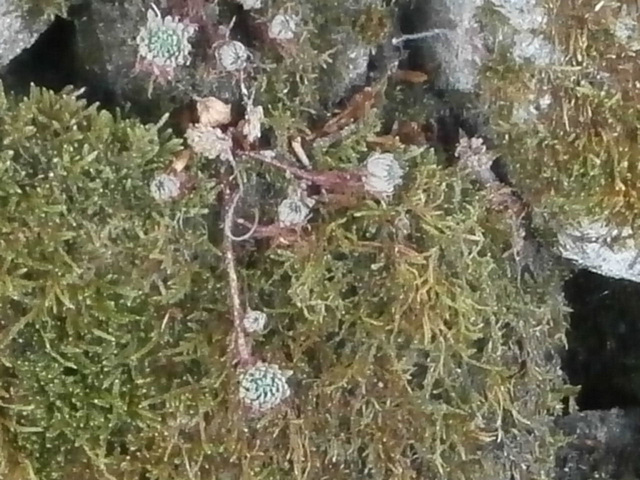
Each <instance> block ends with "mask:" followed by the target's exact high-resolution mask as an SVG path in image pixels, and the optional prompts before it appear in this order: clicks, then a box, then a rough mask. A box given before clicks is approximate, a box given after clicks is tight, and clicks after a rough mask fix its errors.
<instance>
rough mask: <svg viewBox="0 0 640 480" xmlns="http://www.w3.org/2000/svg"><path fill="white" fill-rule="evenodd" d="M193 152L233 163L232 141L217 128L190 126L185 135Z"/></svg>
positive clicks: (198, 125)
mask: <svg viewBox="0 0 640 480" xmlns="http://www.w3.org/2000/svg"><path fill="white" fill-rule="evenodd" d="M185 137H186V139H187V143H188V144H189V145H190V146H191V148H193V151H194V152H196V153H199V154H201V155H204V156H205V157H207V158H211V159H215V158H218V157H220V158H221V159H222V160H226V161H233V152H232V149H233V141H232V140H231V137H230V136H229V135H227V134H226V133H224V132H223V131H222V130H220V129H219V128H212V127H205V126H203V125H200V124H197V125H191V126H190V127H189V128H188V129H187V133H186V134H185Z"/></svg>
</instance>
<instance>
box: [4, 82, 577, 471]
mask: <svg viewBox="0 0 640 480" xmlns="http://www.w3.org/2000/svg"><path fill="white" fill-rule="evenodd" d="M0 110H1V111H2V115H1V116H0V119H1V120H0V139H1V141H2V148H1V151H2V154H1V155H2V156H1V163H0V165H1V166H2V173H3V175H2V176H1V177H0V202H2V206H3V208H2V209H1V210H0V212H1V213H0V214H1V215H2V218H0V228H1V229H2V235H0V239H1V240H0V241H1V242H2V244H1V245H0V260H1V261H0V265H2V269H1V270H0V286H1V287H0V307H1V308H0V311H2V312H3V314H2V317H1V318H0V322H1V323H0V325H1V329H0V345H1V346H2V348H1V349H0V352H2V353H1V354H0V360H1V363H0V364H1V365H2V372H1V376H0V378H1V380H0V419H1V420H2V422H1V425H2V427H1V429H0V434H1V437H0V438H1V439H2V441H1V442H0V469H3V470H0V474H2V477H3V478H7V479H9V480H14V479H15V480H17V479H22V478H25V476H26V475H27V474H29V475H30V473H28V472H33V478H38V479H42V480H48V479H58V478H84V479H91V478H96V479H113V478H118V479H121V478H122V479H138V478H154V479H156V478H157V479H167V480H168V479H176V480H177V479H179V478H198V477H197V476H198V475H199V476H201V477H210V478H247V479H248V478H252V479H253V478H262V479H274V478H326V477H327V476H329V475H330V476H332V477H334V478H336V479H352V478H376V479H377V478H379V479H391V478H395V479H401V478H402V479H405V478H407V479H408V478H447V479H462V478H465V479H484V478H503V477H505V476H506V475H507V472H509V471H510V469H511V465H512V462H513V461H517V463H518V464H521V465H525V466H526V468H529V469H530V470H531V471H532V472H534V473H535V475H536V478H545V476H548V473H549V471H550V469H551V468H552V459H553V452H554V448H555V446H556V444H557V441H559V438H558V437H557V434H556V433H555V432H554V430H553V428H552V426H551V417H552V415H553V414H555V413H557V412H558V408H559V407H560V404H559V400H560V398H561V397H562V395H563V394H564V392H563V388H562V383H561V376H560V375H559V369H558V362H557V357H555V353H554V352H555V349H556V348H557V347H558V346H559V345H560V344H561V343H562V338H563V331H564V323H563V307H562V302H561V300H560V299H559V296H556V295H554V294H551V295H550V294H549V292H550V291H553V290H552V287H553V286H554V285H556V286H557V283H556V280H555V279H554V278H549V279H546V280H545V281H543V282H542V283H540V284H538V285H527V286H526V288H519V287H518V283H517V282H516V281H515V274H514V272H513V267H512V265H511V263H510V261H509V260H508V259H507V258H506V257H505V255H504V253H505V250H506V248H507V247H506V246H505V239H506V238H508V226H506V225H503V224H502V223H501V222H502V221H501V220H500V218H499V217H497V216H495V215H493V214H489V213H487V210H486V207H485V204H486V199H485V198H484V194H483V193H482V192H478V191H477V190H476V189H475V188H473V186H472V185H471V184H470V183H469V182H468V181H467V180H466V179H465V178H464V177H461V176H460V175H459V174H458V173H457V172H456V171H455V170H453V169H448V170H443V169H442V168H441V167H439V166H437V162H436V159H435V157H434V155H433V153H432V152H430V151H424V152H423V153H422V154H420V155H417V156H416V155H415V154H414V155H407V153H408V152H401V151H399V152H396V154H397V155H398V156H399V157H405V159H404V164H405V167H406V169H407V172H408V173H407V174H406V178H405V182H404V185H403V189H402V191H401V192H400V193H399V195H398V196H397V197H396V198H395V199H394V200H393V202H391V203H390V204H389V205H383V204H381V203H379V202H374V201H371V200H368V201H364V202H359V203H358V202H356V203H355V204H354V205H352V207H351V208H349V209H346V208H345V207H335V208H320V209H319V210H318V211H317V212H316V214H315V215H316V216H315V217H314V225H313V233H312V235H311V236H310V237H309V238H308V239H307V240H305V241H303V242H300V243H298V244H297V245H294V246H291V247H289V248H286V249H283V248H279V249H276V248H272V249H268V250H264V249H250V248H246V249H244V250H242V253H241V254H240V256H239V260H238V261H239V273H240V277H241V279H242V282H243V284H244V286H245V287H246V291H247V292H248V298H247V302H248V303H249V304H250V305H251V306H252V307H254V308H259V309H261V310H264V311H266V312H267V313H268V314H269V318H270V323H269V325H270V326H269V328H268V330H267V331H266V332H265V333H264V334H263V335H261V336H257V337H255V338H254V341H255V346H254V348H255V350H256V351H258V352H260V356H261V357H262V358H263V359H264V360H265V361H267V362H272V363H275V364H278V365H279V366H280V367H282V368H283V369H289V370H292V371H293V372H294V373H293V377H292V378H293V380H292V382H291V400H290V401H289V402H288V403H287V405H285V406H284V407H282V408H280V409H277V410H275V411H273V412H271V413H268V414H267V415H266V416H263V417H250V416H247V415H246V413H245V412H244V411H243V409H242V408H241V407H240V405H239V400H238V398H237V390H238V387H237V373H236V372H235V371H234V369H233V368H231V367H230V363H229V361H228V359H227V349H228V343H227V336H228V334H229V329H230V323H231V322H230V321H229V318H228V310H229V307H228V304H227V295H226V293H223V292H225V285H224V278H223V276H222V274H221V260H220V258H219V253H218V250H217V248H216V245H212V244H210V243H209V242H208V240H207V237H209V238H215V237H216V228H217V227H216V226H215V224H214V223H211V224H210V225H209V229H207V228H206V225H205V223H204V220H200V218H202V217H201V215H202V213H204V212H203V206H206V205H208V204H209V202H208V200H209V199H211V198H214V193H215V188H216V187H215V184H214V183H213V182H211V181H210V180H212V175H213V173H211V172H215V170H216V169H215V168H212V165H209V164H201V163H195V164H192V165H190V166H189V167H188V168H189V173H190V174H192V175H194V176H195V177H196V178H197V179H199V182H198V185H199V186H198V188H197V189H196V190H195V191H194V192H193V193H192V194H191V195H189V196H187V197H185V198H183V199H181V200H178V201H175V202H171V203H157V202H155V201H153V199H152V198H151V196H150V195H149V193H148V185H149V182H150V180H151V179H152V178H153V175H154V174H156V173H157V172H159V171H162V170H163V169H165V168H166V166H167V165H168V164H169V163H170V162H171V159H172V152H174V151H175V150H176V148H177V144H176V142H175V140H171V139H170V138H169V137H168V136H167V135H166V134H165V133H163V131H162V129H161V128H160V127H159V126H158V125H151V126H144V125H141V124H139V123H138V122H137V121H134V120H124V119H122V118H119V117H118V116H112V115H110V114H108V113H106V112H103V111H100V110H98V109H97V108H96V107H95V106H87V105H85V104H84V103H83V102H82V101H80V100H78V99H77V98H76V97H75V96H74V95H72V94H71V93H69V92H66V93H64V94H62V95H54V94H51V93H49V92H46V91H40V90H34V91H33V92H32V93H31V96H30V97H29V98H27V99H25V100H23V101H21V102H16V101H14V100H8V101H6V100H4V99H2V100H1V101H0ZM378 125H379V124H378V123H377V120H376V117H375V111H374V112H373V113H372V117H371V118H367V119H365V120H364V122H363V123H362V125H360V128H359V129H356V131H355V132H354V133H353V134H352V135H348V136H346V137H345V138H343V139H342V140H341V141H340V142H339V143H337V144H334V145H330V146H328V147H327V148H326V149H324V150H321V151H317V152H315V155H317V156H318V158H319V160H318V161H319V162H321V163H322V164H323V165H326V166H327V167H334V168H335V167H342V168H345V167H348V166H354V165H359V164H360V163H362V161H363V160H364V158H366V156H367V155H368V153H369V152H368V149H367V146H366V142H365V141H364V139H365V138H366V135H368V133H369V132H370V131H373V130H375V129H376V128H377V126H378ZM244 168H245V169H246V170H247V172H246V173H247V174H248V175H247V178H248V179H251V178H254V177H255V178H258V177H262V178H267V179H268V180H269V183H270V184H273V185H275V186H276V187H277V188H280V187H282V186H284V185H286V184H287V182H288V181H287V180H286V179H285V178H284V177H283V176H282V175H280V174H279V173H273V174H269V175H266V176H265V171H264V168H263V167H262V166H260V167H258V166H255V165H246V166H245V167H244ZM247 188H248V190H251V188H250V186H248V187H247ZM277 188H276V190H277ZM272 193H273V191H272ZM214 210H215V208H214ZM179 215H180V216H183V217H186V219H187V221H186V222H182V223H180V222H177V221H176V217H177V216H179ZM399 222H400V223H399ZM401 224H404V227H400V225H401ZM180 225H182V226H183V227H184V228H180ZM505 232H507V233H505ZM550 288H551V290H550ZM554 359H555V360H554ZM507 452H517V453H515V454H514V453H507ZM514 455H516V456H515V457H514Z"/></svg>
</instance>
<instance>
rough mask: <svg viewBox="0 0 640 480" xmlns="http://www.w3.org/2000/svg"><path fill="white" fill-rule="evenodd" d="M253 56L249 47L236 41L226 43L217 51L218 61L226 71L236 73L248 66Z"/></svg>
mask: <svg viewBox="0 0 640 480" xmlns="http://www.w3.org/2000/svg"><path fill="white" fill-rule="evenodd" d="M250 56H251V54H250V53H249V50H247V47H245V46H244V45H243V44H242V43H240V42H237V41H235V40H230V41H228V42H224V43H223V44H222V45H220V46H219V47H218V49H217V50H216V60H217V61H218V65H220V66H221V67H222V68H223V69H224V70H226V71H228V72H234V71H238V70H242V69H244V68H245V67H246V66H247V63H248V61H249V57H250Z"/></svg>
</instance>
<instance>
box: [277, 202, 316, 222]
mask: <svg viewBox="0 0 640 480" xmlns="http://www.w3.org/2000/svg"><path fill="white" fill-rule="evenodd" d="M310 212H311V206H310V205H309V203H308V202H306V201H305V200H304V199H303V198H301V197H300V196H290V197H288V198H286V199H284V200H283V201H282V203H280V206H279V207H278V223H280V225H282V226H283V227H301V226H302V225H304V224H305V223H307V220H308V219H309V216H310Z"/></svg>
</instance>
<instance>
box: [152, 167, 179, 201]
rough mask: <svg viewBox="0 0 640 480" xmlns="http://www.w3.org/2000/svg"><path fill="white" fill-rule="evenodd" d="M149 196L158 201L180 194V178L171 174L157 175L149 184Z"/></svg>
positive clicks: (170, 198)
mask: <svg viewBox="0 0 640 480" xmlns="http://www.w3.org/2000/svg"><path fill="white" fill-rule="evenodd" d="M149 189H150V191H151V196H152V197H153V198H154V199H156V200H158V201H167V200H172V199H174V198H176V197H178V196H179V195H180V180H178V179H177V178H176V177H174V176H173V175H167V174H166V173H162V174H160V175H157V176H156V177H155V178H154V179H153V180H152V181H151V185H149Z"/></svg>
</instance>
